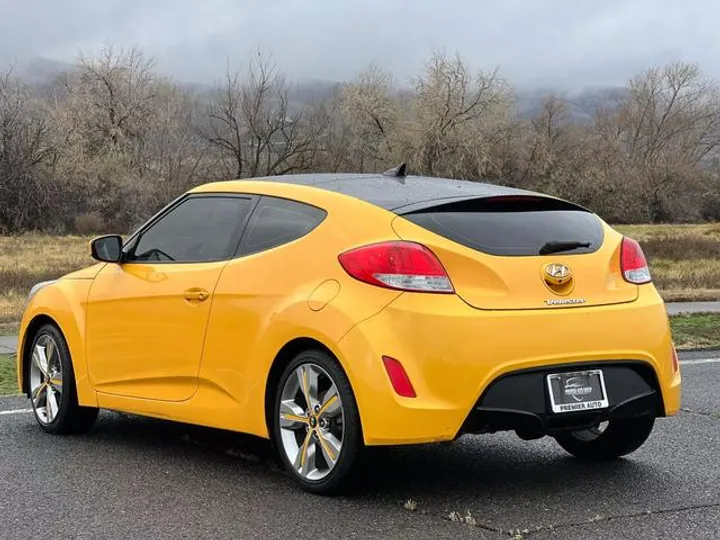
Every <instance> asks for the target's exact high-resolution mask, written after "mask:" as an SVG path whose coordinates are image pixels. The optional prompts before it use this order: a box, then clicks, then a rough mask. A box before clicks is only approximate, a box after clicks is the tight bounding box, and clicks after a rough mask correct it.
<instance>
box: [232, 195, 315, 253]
mask: <svg viewBox="0 0 720 540" xmlns="http://www.w3.org/2000/svg"><path fill="white" fill-rule="evenodd" d="M326 215H327V213H326V212H325V211H324V210H320V209H319V208H315V207H314V206H310V205H307V204H303V203H299V202H297V201H289V200H287V199H276V198H273V197H263V198H262V199H260V202H259V203H258V205H257V208H256V209H255V212H253V215H252V217H251V218H250V222H249V223H248V226H247V230H246V232H245V235H244V236H243V241H242V247H241V253H242V254H243V255H249V254H251V253H257V252H258V251H264V250H266V249H270V248H273V247H276V246H280V245H282V244H286V243H288V242H292V241H293V240H297V239H298V238H301V237H303V236H305V235H306V234H307V233H309V232H310V231H312V230H313V229H314V228H315V227H317V226H318V225H319V224H320V222H321V221H322V220H323V219H325V216H326Z"/></svg>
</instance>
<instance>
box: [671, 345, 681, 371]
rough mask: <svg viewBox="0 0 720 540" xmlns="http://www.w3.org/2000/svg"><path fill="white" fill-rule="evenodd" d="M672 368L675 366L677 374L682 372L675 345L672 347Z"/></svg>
mask: <svg viewBox="0 0 720 540" xmlns="http://www.w3.org/2000/svg"><path fill="white" fill-rule="evenodd" d="M672 366H673V372H675V373H677V372H678V371H680V362H679V361H678V355H677V350H676V349H675V345H674V344H673V346H672Z"/></svg>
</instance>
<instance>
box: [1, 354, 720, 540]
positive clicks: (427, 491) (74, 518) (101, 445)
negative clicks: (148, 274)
mask: <svg viewBox="0 0 720 540" xmlns="http://www.w3.org/2000/svg"><path fill="white" fill-rule="evenodd" d="M681 361H682V372H683V380H684V398H683V411H682V412H681V413H680V414H679V415H678V416H676V417H674V418H668V419H659V420H658V421H657V423H656V428H655V431H654V432H653V434H652V436H651V438H650V440H649V441H648V442H647V443H646V444H645V445H644V446H643V447H642V448H641V449H640V450H638V451H637V452H636V453H634V454H632V455H631V456H630V457H628V458H627V459H624V460H620V461H618V462H614V463H608V464H599V465H598V464H595V465H587V464H582V463H579V462H577V461H576V460H574V459H572V458H571V457H569V456H567V455H566V454H564V453H563V451H562V450H561V449H560V448H559V447H558V446H557V445H556V444H554V442H553V441H552V440H551V439H548V438H545V439H542V440H539V441H533V442H524V441H521V440H520V439H518V438H517V437H515V436H514V435H512V434H499V435H482V436H465V437H462V438H461V439H459V440H458V441H456V442H454V443H445V444H439V445H427V446H419V447H408V448H394V449H382V450H373V451H371V452H369V453H368V454H367V455H366V456H365V458H364V461H363V463H362V464H361V474H360V475H359V477H360V480H359V481H358V483H357V485H356V486H355V487H354V488H353V489H352V490H351V491H350V492H349V493H347V494H345V495H343V496H340V497H334V498H329V497H320V496H313V495H309V494H306V493H303V492H301V491H300V490H299V489H298V488H297V487H296V486H295V484H294V483H293V482H292V481H291V479H290V478H289V477H288V476H287V475H286V474H285V473H284V472H282V471H281V470H280V468H279V467H278V466H277V465H276V463H275V461H274V459H273V457H272V453H271V452H270V449H269V447H268V445H267V444H266V443H265V442H264V441H261V440H258V439H254V438H250V437H245V436H242V435H237V434H233V433H228V432H224V431H219V430H211V429H202V428H196V427H192V426H187V425H184V424H177V423H172V422H165V421H160V420H151V419H145V418H141V417H136V416H130V415H125V414H119V413H112V412H103V413H102V414H101V417H100V420H99V422H98V425H97V426H96V428H95V429H94V430H93V431H92V432H91V433H89V434H87V435H83V436H75V437H56V436H51V435H47V434H45V433H43V432H42V431H41V430H40V429H39V428H38V427H37V426H36V425H35V422H34V420H33V417H32V414H30V413H29V412H27V407H28V403H27V401H26V400H24V399H21V398H4V399H0V538H2V539H5V538H21V537H23V538H24V537H30V536H34V535H41V536H43V537H47V538H50V537H52V538H142V539H150V538H153V539H154V538H235V539H238V538H239V539H254V538H262V539H276V538H277V539H284V538H292V539H293V540H299V539H306V538H317V539H325V538H328V539H331V538H332V539H344V538H362V539H366V538H373V539H374V538H383V539H385V538H387V539H402V540H408V539H413V538H422V539H425V538H427V539H444V538H448V539H453V540H460V539H464V538H490V539H501V538H533V539H556V538H572V539H573V540H583V539H595V538H615V539H624V538H632V539H633V540H641V539H650V538H652V539H655V538H673V539H678V538H683V539H684V538H688V539H693V540H700V539H713V540H715V539H717V538H718V537H720V467H719V466H718V458H719V457H720V391H719V390H718V389H720V351H711V352H702V353H684V354H682V355H681ZM409 501H413V502H409ZM409 508H414V510H411V509H409Z"/></svg>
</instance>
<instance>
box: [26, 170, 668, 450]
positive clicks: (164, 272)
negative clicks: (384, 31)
mask: <svg viewBox="0 0 720 540" xmlns="http://www.w3.org/2000/svg"><path fill="white" fill-rule="evenodd" d="M215 192H218V193H246V194H266V195H271V196H279V197H286V198H289V199H294V200H297V201H301V202H306V203H308V204H313V205H316V206H318V207H321V208H323V209H325V210H326V211H327V212H328V216H327V218H326V220H325V221H324V222H323V223H322V224H321V226H319V227H318V228H317V229H316V230H315V231H313V232H311V233H310V234H309V235H308V236H307V237H305V238H302V239H300V240H298V241H294V242H290V243H288V244H285V245H282V246H279V247H277V248H273V249H270V250H268V251H264V252H262V253H258V254H254V255H249V256H246V257H239V258H236V259H232V260H229V261H223V262H212V263H193V264H173V263H163V264H152V263H132V264H123V265H119V264H111V263H108V264H100V265H94V266H92V267H90V268H88V269H86V270H84V271H80V272H79V273H74V274H72V275H69V276H66V277H65V278H63V279H61V280H59V281H58V282H56V283H54V284H52V285H49V286H47V287H45V288H43V289H41V290H40V291H39V292H38V293H37V294H36V295H35V296H34V297H33V298H32V299H31V300H30V301H29V303H28V306H27V308H26V311H25V314H24V317H23V320H22V324H21V329H20V336H21V338H20V339H21V347H20V348H19V351H18V356H17V362H18V384H19V387H20V388H21V389H23V388H25V386H24V382H25V381H24V380H23V377H24V373H25V372H24V365H25V364H24V359H25V358H26V357H27V354H26V352H27V349H28V344H29V342H30V341H31V340H32V331H33V329H34V328H36V327H37V322H38V321H41V320H47V319H51V320H52V321H54V322H55V323H56V324H57V325H58V326H59V328H60V329H61V331H62V332H63V334H64V335H65V338H66V340H67V342H68V347H69V349H70V353H71V356H72V360H73V366H74V370H75V375H76V378H77V390H78V400H79V403H80V404H81V405H87V406H95V407H97V406H99V407H101V408H108V409H114V410H121V411H127V412H131V413H136V414H142V415H148V416H153V417H158V418H166V419H172V420H177V421H183V422H189V423H193V424H198V425H205V426H212V427H218V428H223V429H229V430H235V431H240V432H245V433H250V434H254V435H258V436H261V437H268V436H269V433H268V426H267V422H266V414H267V411H266V393H267V391H268V389H269V388H270V390H272V388H271V384H270V383H272V380H271V376H272V374H273V373H274V371H273V365H274V362H275V361H276V360H278V359H280V360H282V359H283V354H282V353H283V351H287V350H293V347H294V345H295V344H299V346H301V345H303V344H306V343H312V342H315V343H316V344H318V345H320V346H323V347H324V348H326V349H327V350H328V351H330V352H331V353H332V354H333V355H334V356H335V357H336V358H337V359H338V361H339V362H340V364H341V365H342V367H343V369H344V370H345V372H346V373H347V375H348V378H349V380H350V383H351V386H352V388H353V391H354V393H355V396H356V399H357V402H358V407H359V411H360V417H361V422H362V430H363V437H364V440H365V443H366V444H370V445H382V444H406V443H422V442H431V441H442V440H450V439H452V438H454V437H455V436H456V435H457V433H458V430H459V429H460V427H461V426H462V423H463V421H464V420H465V417H466V416H467V414H468V413H469V411H470V409H471V407H472V405H473V404H474V403H475V402H476V400H477V399H478V397H479V396H480V395H481V394H482V392H483V389H484V388H486V387H487V385H488V384H489V383H490V382H491V381H492V380H494V379H495V378H496V377H498V376H499V375H501V374H503V373H508V372H510V371H513V370H517V369H524V368H530V367H539V366H544V365H548V364H557V365H562V364H565V363H570V362H585V361H588V362H589V361H600V362H602V361H613V360H637V361H640V362H645V363H646V364H648V365H650V366H652V368H653V370H654V371H655V373H656V374H657V378H658V381H659V383H660V388H661V391H662V396H663V400H664V405H665V413H666V414H667V415H672V414H675V413H676V412H677V411H678V409H679V403H680V382H681V379H680V374H679V373H678V372H675V371H674V370H673V368H672V365H671V357H672V340H671V336H670V330H669V324H668V319H667V315H666V313H665V308H664V305H663V302H662V300H661V298H660V297H659V295H658V294H657V292H656V290H655V288H654V286H653V285H652V284H647V285H641V286H637V285H632V284H629V283H626V282H625V281H623V280H622V277H621V274H620V269H619V262H618V252H617V249H618V248H617V242H618V239H619V238H620V236H619V235H618V234H617V233H616V232H614V231H613V230H612V229H611V228H610V227H608V226H607V225H603V226H604V228H605V232H606V244H605V245H604V247H603V248H602V249H601V250H600V252H599V253H597V254H594V255H593V257H584V256H572V255H553V256H538V257H525V258H523V260H522V261H520V260H518V259H517V258H515V259H512V260H505V259H504V258H501V257H493V256H485V255H482V254H478V253H476V252H474V251H472V250H470V249H467V248H464V247H462V246H458V245H457V244H454V243H452V242H450V241H449V240H445V239H443V238H441V237H439V236H436V235H433V234H432V233H429V232H427V231H425V230H424V229H422V228H420V227H418V226H415V225H414V224H412V223H410V222H408V221H407V220H404V219H402V218H397V216H395V214H392V213H391V212H388V211H386V210H383V209H381V208H379V207H377V206H374V205H372V204H369V203H365V202H362V201H359V200H356V199H352V198H350V197H347V196H344V195H340V194H337V193H333V192H330V191H324V190H320V189H316V188H313V187H306V186H299V185H292V184H284V183H279V182H272V183H268V182H262V181H235V182H220V183H214V184H207V185H205V186H201V187H199V188H196V189H195V190H193V193H215ZM399 238H410V239H413V240H415V241H419V242H422V243H425V244H426V245H427V246H428V247H430V248H431V249H432V250H433V251H434V252H435V253H436V254H438V256H439V257H440V259H441V260H442V261H443V263H444V264H445V266H446V268H447V270H448V272H449V274H450V278H451V279H452V280H453V282H454V283H455V284H456V287H457V288H458V290H457V292H458V295H456V294H426V293H414V292H400V291H396V290H390V289H384V288H380V287H373V286H370V285H367V284H364V283H361V282H359V281H357V280H355V279H353V278H351V277H350V276H348V275H347V274H346V273H345V271H344V270H343V269H342V267H341V266H340V265H339V264H338V260H337V255H338V254H339V253H340V252H342V251H345V250H348V249H351V248H353V247H357V246H361V245H364V244H369V243H373V242H380V241H386V240H398V239H399ZM593 261H594V262H593ZM598 261H601V264H598ZM557 262H562V263H563V264H567V265H568V266H569V267H570V268H572V269H573V271H575V272H577V273H584V274H590V275H592V276H595V277H598V276H603V277H602V279H600V280H599V281H598V280H597V279H595V280H588V281H592V282H593V283H596V285H595V287H594V288H592V287H591V286H590V285H586V284H584V283H579V284H578V285H577V286H576V288H575V290H573V291H572V292H571V293H570V295H571V296H576V295H577V296H583V297H587V298H588V301H587V303H586V304H583V305H579V306H543V305H542V301H543V299H545V298H548V297H549V296H551V293H550V292H549V291H548V290H547V289H546V288H545V285H543V283H542V280H541V279H540V275H539V274H538V272H540V268H542V267H543V266H544V265H547V264H550V263H557ZM531 268H532V269H533V270H532V271H528V270H529V269H531ZM467 274H474V275H476V276H477V275H479V276H481V277H482V279H481V280H478V279H476V280H474V281H475V282H480V284H479V285H477V286H468V285H467V283H470V282H471V281H473V280H468V279H464V276H465V275H467ZM528 276H532V278H528ZM598 282H599V283H600V285H599V286H598V285H597V283H598ZM382 355H388V356H391V357H393V358H396V359H397V360H399V361H400V362H401V363H402V365H403V366H404V368H405V370H406V371H407V373H408V375H409V377H410V380H411V382H412V384H413V386H414V388H415V390H416V392H417V397H416V398H403V397H399V396H397V395H396V394H395V393H394V392H393V390H392V386H391V384H390V381H389V379H388V375H387V373H386V372H385V370H384V368H383V363H382V360H381V357H382Z"/></svg>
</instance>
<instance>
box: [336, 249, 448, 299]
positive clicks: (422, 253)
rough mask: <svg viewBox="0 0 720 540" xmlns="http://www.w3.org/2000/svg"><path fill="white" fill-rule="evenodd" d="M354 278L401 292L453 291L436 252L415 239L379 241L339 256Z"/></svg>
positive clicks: (343, 265)
mask: <svg viewBox="0 0 720 540" xmlns="http://www.w3.org/2000/svg"><path fill="white" fill-rule="evenodd" d="M338 260H339V261H340V264H341V265H342V267H343V268H344V269H345V271H346V272H347V273H348V274H349V275H350V276H352V277H354V278H355V279H357V280H360V281H363V282H365V283H369V284H370V285H377V286H378V287H385V288H388V289H398V290H401V291H416V292H432V293H453V292H455V291H454V289H453V286H452V283H451V282H450V277H449V276H448V275H447V272H445V268H443V265H442V264H441V263H440V261H439V260H438V258H437V257H436V256H435V254H434V253H433V252H432V251H430V250H429V249H428V248H426V247H425V246H423V245H420V244H416V243H414V242H404V241H398V242H381V243H378V244H370V245H368V246H362V247H359V248H356V249H352V250H350V251H346V252H345V253H341V254H340V256H339V257H338Z"/></svg>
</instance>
